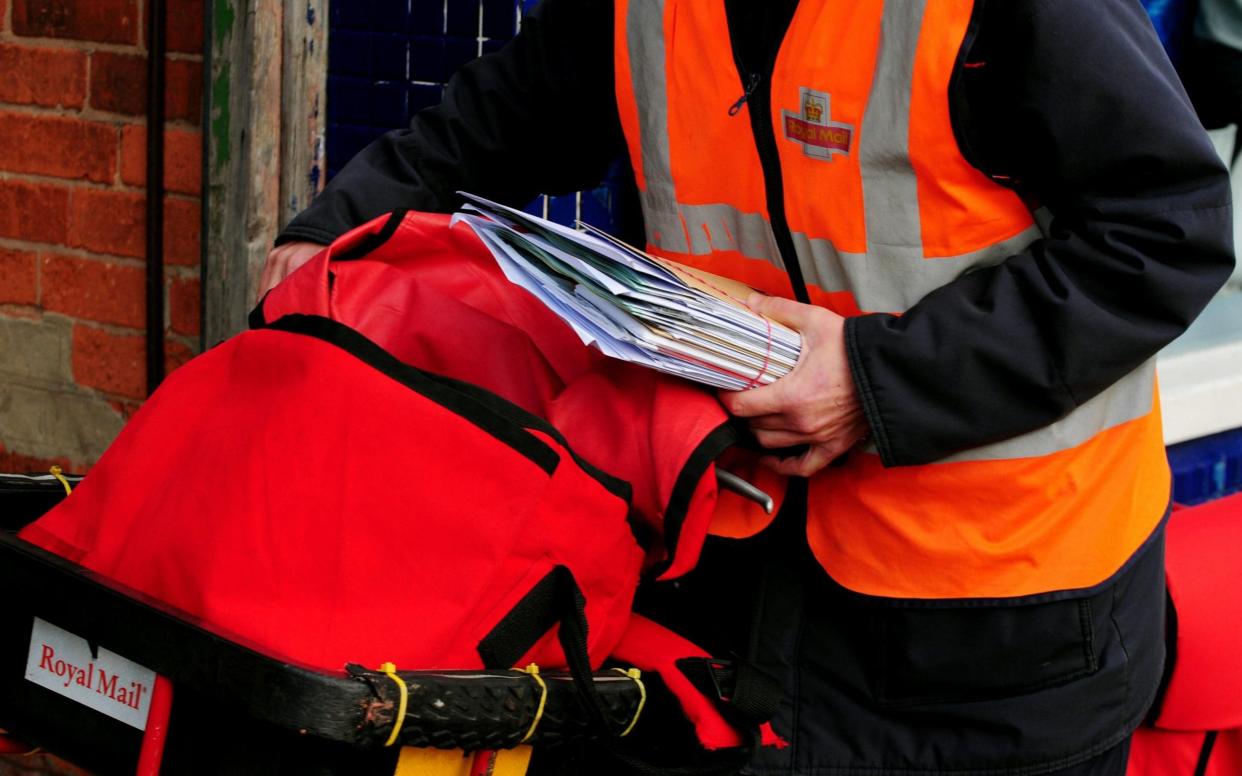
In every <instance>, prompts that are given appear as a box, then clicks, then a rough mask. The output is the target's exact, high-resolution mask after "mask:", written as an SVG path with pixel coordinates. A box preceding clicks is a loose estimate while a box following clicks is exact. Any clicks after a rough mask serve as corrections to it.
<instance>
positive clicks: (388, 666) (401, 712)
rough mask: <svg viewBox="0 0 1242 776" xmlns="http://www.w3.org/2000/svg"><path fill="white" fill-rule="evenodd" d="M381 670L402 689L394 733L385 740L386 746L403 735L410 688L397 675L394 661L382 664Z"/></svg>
mask: <svg viewBox="0 0 1242 776" xmlns="http://www.w3.org/2000/svg"><path fill="white" fill-rule="evenodd" d="M380 670H381V671H383V672H384V673H385V674H387V675H388V678H389V679H391V680H393V681H394V682H396V683H397V687H399V688H400V689H401V702H400V703H399V704H397V718H396V719H395V720H393V723H392V733H391V734H390V735H389V736H388V740H387V741H386V742H384V746H392V745H393V744H395V743H397V736H399V735H401V726H402V725H404V724H405V709H406V706H407V705H409V702H410V690H409V688H407V687H406V686H405V680H404V679H402V678H401V677H399V676H397V666H396V665H395V664H393V663H385V664H383V665H382V666H380Z"/></svg>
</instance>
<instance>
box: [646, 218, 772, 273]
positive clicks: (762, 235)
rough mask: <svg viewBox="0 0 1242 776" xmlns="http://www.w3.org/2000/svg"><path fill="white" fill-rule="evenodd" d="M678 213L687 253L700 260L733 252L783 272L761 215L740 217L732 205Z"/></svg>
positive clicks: (770, 229) (764, 219)
mask: <svg viewBox="0 0 1242 776" xmlns="http://www.w3.org/2000/svg"><path fill="white" fill-rule="evenodd" d="M678 212H679V213H680V214H681V219H682V222H683V223H684V224H685V225H686V233H687V234H688V235H689V236H690V250H689V253H692V254H695V255H698V256H702V255H705V254H708V253H712V252H713V251H737V252H738V253H741V254H742V255H743V256H746V257H749V258H752V259H765V260H767V261H769V262H771V263H772V264H774V265H775V266H776V268H777V269H779V270H781V271H782V272H784V271H785V262H783V261H781V255H780V250H779V249H777V247H776V237H775V236H774V235H773V234H772V225H771V224H769V223H768V220H767V219H766V218H764V217H763V216H762V215H761V214H759V213H743V212H742V211H740V210H738V209H737V208H735V207H733V206H732V205H679V206H678ZM660 247H662V248H663V247H665V246H663V245H661V246H660Z"/></svg>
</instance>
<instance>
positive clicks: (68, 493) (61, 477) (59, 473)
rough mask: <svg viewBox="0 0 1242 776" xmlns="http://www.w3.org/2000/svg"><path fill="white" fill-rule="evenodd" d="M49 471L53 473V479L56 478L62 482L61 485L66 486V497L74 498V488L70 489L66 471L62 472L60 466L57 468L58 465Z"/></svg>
mask: <svg viewBox="0 0 1242 776" xmlns="http://www.w3.org/2000/svg"><path fill="white" fill-rule="evenodd" d="M48 471H49V472H51V473H52V476H53V477H55V478H56V479H58V480H60V484H61V485H64V486H65V495H66V496H72V495H73V488H71V487H69V480H67V479H65V472H64V470H62V469H61V468H60V467H59V466H57V465H55V464H53V465H52V468H50V469H48Z"/></svg>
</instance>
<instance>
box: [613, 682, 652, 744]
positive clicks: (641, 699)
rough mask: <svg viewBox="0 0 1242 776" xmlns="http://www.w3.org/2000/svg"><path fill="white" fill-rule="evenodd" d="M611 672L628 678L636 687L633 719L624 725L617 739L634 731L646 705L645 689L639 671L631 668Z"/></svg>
mask: <svg viewBox="0 0 1242 776" xmlns="http://www.w3.org/2000/svg"><path fill="white" fill-rule="evenodd" d="M612 670H614V671H616V672H617V673H619V674H624V675H625V676H628V677H629V678H631V679H633V680H634V684H636V685H638V708H636V709H634V718H633V719H631V720H630V724H628V725H626V726H625V730H622V731H621V735H620V736H618V738H625V737H626V736H628V735H629V734H630V732H631V731H632V730H634V726H635V725H637V724H638V718H639V717H641V716H642V715H643V707H644V706H646V705H647V687H646V686H645V685H644V684H643V672H642V671H639V670H638V669H637V668H631V669H628V670H627V669H624V668H614V669H612Z"/></svg>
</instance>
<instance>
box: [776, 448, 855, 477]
mask: <svg viewBox="0 0 1242 776" xmlns="http://www.w3.org/2000/svg"><path fill="white" fill-rule="evenodd" d="M835 457H836V455H835V454H834V452H833V450H832V449H831V448H830V447H828V446H826V445H812V446H811V448H810V449H808V450H807V451H806V452H805V453H803V454H802V455H800V456H798V457H797V458H785V459H778V458H775V457H766V458H761V459H760V461H765V462H770V463H768V465H769V466H770V467H771V468H772V469H773V470H774V471H776V473H777V474H784V475H786V476H789V477H810V476H811V475H812V474H815V473H816V472H818V471H819V470H820V469H822V468H824V467H825V466H827V465H828V464H830V463H832V459H833V458H835Z"/></svg>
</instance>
